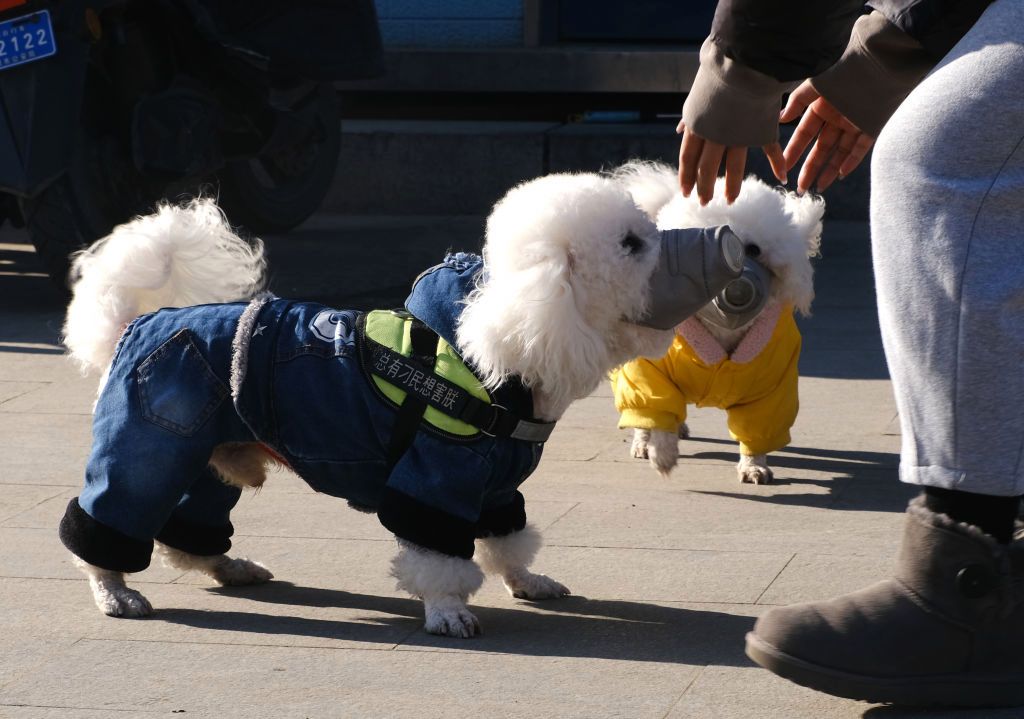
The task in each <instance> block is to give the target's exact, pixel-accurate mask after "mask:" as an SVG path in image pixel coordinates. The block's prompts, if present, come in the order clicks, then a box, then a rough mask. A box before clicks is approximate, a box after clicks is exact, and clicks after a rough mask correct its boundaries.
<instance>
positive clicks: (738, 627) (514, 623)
mask: <svg viewBox="0 0 1024 719" xmlns="http://www.w3.org/2000/svg"><path fill="white" fill-rule="evenodd" d="M520 609H522V611H520ZM763 610H764V608H763V607H756V606H751V605H738V604H686V603H676V602H636V601H626V600H606V599H588V598H585V597H568V598H565V599H561V600H558V601H545V602H536V603H533V604H530V603H526V602H521V603H519V604H518V605H517V607H516V609H515V610H507V609H499V608H492V607H474V611H475V612H476V614H477V616H478V617H479V619H480V621H481V623H482V624H483V627H484V633H483V635H482V636H479V637H475V638H474V639H473V641H471V642H452V641H449V640H446V639H445V638H443V637H435V636H431V635H429V634H426V633H425V632H414V633H413V634H411V635H410V636H409V637H408V638H407V639H406V640H405V641H404V642H403V643H402V645H401V646H400V647H399V648H398V649H399V651H432V652H468V653H481V652H496V653H504V654H526V655H529V654H537V655H550V656H562V657H567V658H577V659H594V658H603V659H628V660H630V661H642V662H652V661H653V662H665V663H672V664H687V665H691V666H697V667H701V666H705V665H707V664H714V665H720V666H749V665H750V663H751V662H750V660H749V659H747V657H746V656H745V655H744V653H743V638H744V636H746V634H747V632H749V631H750V630H751V629H752V628H753V626H754V621H755V620H756V618H757V616H758V614H759V613H760V612H761V611H763ZM681 690H682V688H681V687H680V691H681Z"/></svg>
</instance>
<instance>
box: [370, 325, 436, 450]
mask: <svg viewBox="0 0 1024 719" xmlns="http://www.w3.org/2000/svg"><path fill="white" fill-rule="evenodd" d="M409 336H410V339H411V340H412V357H404V356H402V355H397V353H393V354H396V355H397V356H398V357H402V358H403V359H405V360H407V361H410V362H416V363H417V364H418V365H420V366H422V367H423V368H424V369H425V371H427V372H430V374H433V371H432V368H433V366H434V360H435V359H436V357H437V341H438V337H437V335H436V334H435V333H434V331H433V330H432V329H430V328H429V327H427V326H426V325H425V324H423V323H422V322H419V321H418V320H413V323H412V327H410V329H409ZM367 339H368V338H367ZM378 346H380V347H383V345H378ZM385 349H386V348H385ZM377 359H378V358H377V357H376V356H375V357H374V362H373V364H372V365H371V367H376V366H377ZM372 371H373V372H374V374H377V372H376V370H372ZM385 371H387V370H385ZM389 381H393V380H392V379H389ZM396 384H398V383H397V382H396ZM399 386H402V385H399ZM426 411H427V400H426V398H424V397H423V396H422V395H421V394H415V393H413V392H409V391H406V393H405V399H404V400H403V401H402V404H401V406H399V408H398V416H397V417H395V426H394V427H393V428H392V430H391V443H390V444H389V445H388V465H389V466H391V467H394V466H395V464H396V463H397V462H398V460H399V459H401V458H402V455H403V454H405V452H406V450H407V449H409V447H410V445H412V442H413V440H414V439H415V438H416V432H417V431H418V430H419V427H420V422H421V421H422V420H423V413H424V412H426Z"/></svg>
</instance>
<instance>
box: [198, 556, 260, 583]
mask: <svg viewBox="0 0 1024 719" xmlns="http://www.w3.org/2000/svg"><path fill="white" fill-rule="evenodd" d="M210 576H211V577H213V580H214V581H215V582H217V583H218V584H221V585H223V586H225V587H241V586H245V585H247V584H263V583H264V582H269V581H270V580H271V579H273V578H274V575H273V573H272V572H271V571H270V570H269V569H267V568H266V567H264V566H263V565H262V564H259V563H258V562H254V561H252V560H250V559H231V558H230V557H224V560H223V561H221V562H218V563H217V565H216V566H214V567H211V568H210Z"/></svg>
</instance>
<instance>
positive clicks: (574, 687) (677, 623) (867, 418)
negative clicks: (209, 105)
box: [0, 216, 1024, 719]
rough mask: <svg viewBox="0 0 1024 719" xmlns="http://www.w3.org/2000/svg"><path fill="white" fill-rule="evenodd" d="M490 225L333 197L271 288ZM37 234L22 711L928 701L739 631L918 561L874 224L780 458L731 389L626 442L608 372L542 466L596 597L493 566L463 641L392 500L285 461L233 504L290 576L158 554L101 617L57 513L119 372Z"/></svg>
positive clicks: (19, 591) (418, 710)
mask: <svg viewBox="0 0 1024 719" xmlns="http://www.w3.org/2000/svg"><path fill="white" fill-rule="evenodd" d="M481 227H482V221H481V219H480V218H476V217H458V218H402V219H400V220H396V219H387V218H357V219H352V218H349V219H345V220H342V219H338V218H332V217H329V216H322V217H318V218H315V219H314V221H312V222H311V223H309V225H307V227H306V228H304V229H302V230H300V231H298V232H295V233H293V234H292V235H290V236H288V237H281V238H275V239H272V240H271V241H270V249H271V262H272V265H273V267H274V289H275V290H276V291H277V292H278V293H279V294H292V295H301V296H305V297H315V298H319V299H322V300H326V301H329V302H333V303H336V304H339V305H344V306H358V307H370V306H391V305H395V304H397V303H399V302H400V301H401V299H402V297H403V296H404V290H405V288H406V287H407V286H408V284H409V281H410V280H411V279H412V278H413V277H414V276H415V275H416V274H417V272H418V271H419V270H420V269H422V268H424V267H426V266H428V265H430V264H432V263H433V262H434V261H436V259H437V258H438V257H439V256H440V254H441V253H442V252H443V250H444V249H445V248H446V247H454V248H473V247H476V246H477V245H478V237H479V233H480V230H481ZM22 239H23V238H21V236H20V235H18V234H16V233H12V232H11V231H7V232H6V233H3V234H0V452H2V456H3V459H2V460H0V717H4V718H5V719H6V718H10V719H26V718H28V717H32V718H43V717H46V718H50V717H54V718H57V717H59V718H61V719H64V718H67V717H76V718H77V717H82V718H83V719H84V718H89V719H93V718H95V719H99V718H101V717H121V716H139V717H147V716H163V715H171V714H174V715H178V714H181V715H183V716H191V717H246V718H247V719H248V718H255V717H274V718H280V717H286V718H290V717H300V718H301V717H316V718H317V719H321V718H325V717H361V718H365V717H417V718H422V717H428V718H429V717H446V718H448V717H481V716H484V717H521V716H522V717H531V718H537V717H588V718H590V717H626V718H629V719H634V718H645V717H652V718H658V719H661V718H669V719H682V718H683V717H699V718H704V717H707V718H712V717H713V718H716V719H718V718H723V719H724V718H733V717H735V718H758V719H760V718H765V717H785V718H792V719H803V718H807V719H812V718H813V719H825V718H831V717H836V718H840V717H841V718H844V719H845V718H847V717H871V718H872V719H896V718H897V717H900V718H902V717H911V716H922V715H923V714H920V713H915V712H908V711H903V710H899V709H892V708H885V707H871V706H869V705H865V704H858V703H856V702H850V701H844V700H838V699H834V698H831V697H827V696H825V695H821V694H817V693H814V692H811V691H808V690H804V689H801V688H799V687H796V686H795V685H791V684H789V683H787V682H785V681H782V680H780V679H777V678H775V677H774V676H772V675H770V674H768V673H767V672H764V671H762V670H760V669H758V668H755V667H754V666H753V665H752V663H751V662H750V661H749V660H747V659H746V657H745V656H744V654H743V650H742V646H743V636H744V634H745V633H746V632H747V631H748V630H749V629H750V627H751V626H752V624H753V622H754V619H755V618H756V617H757V616H758V615H759V614H760V613H761V612H762V611H764V609H765V608H766V607H768V606H770V605H774V604H784V603H789V602H793V601H798V600H805V599H813V598H819V597H827V596H830V595H833V594H835V593H837V592H841V591H845V590H850V589H854V588H857V587H860V586H862V585H864V584H866V583H868V582H871V581H873V580H876V579H878V578H881V577H883V576H885V575H886V573H887V572H888V570H889V568H890V566H891V564H892V562H893V558H894V554H895V550H896V547H897V541H898V537H899V530H900V525H901V516H900V513H901V511H902V509H903V507H904V506H905V504H906V501H907V499H908V498H909V496H910V492H908V490H907V489H906V488H904V487H901V486H900V485H899V484H898V482H897V481H896V476H895V475H896V471H895V469H896V461H897V451H898V445H899V437H898V436H897V431H898V430H897V425H896V423H895V421H894V418H895V410H894V406H893V401H892V398H891V395H890V386H889V383H888V380H887V379H886V374H885V367H884V362H883V358H882V354H881V347H880V341H879V338H878V331H877V325H876V321H875V311H874V307H873V302H872V281H871V277H870V267H869V260H868V243H867V230H866V227H865V226H864V225H863V224H843V223H836V222H833V223H831V224H830V225H828V226H827V228H826V234H825V240H824V253H825V257H824V259H823V260H822V261H821V262H820V263H819V265H818V290H819V298H818V301H817V303H816V307H815V309H816V312H815V315H814V317H813V318H812V319H810V320H807V321H805V322H803V323H802V327H803V329H804V335H805V355H804V358H803V362H802V372H803V377H802V379H801V395H802V411H801V414H800V418H799V420H798V422H797V425H796V427H795V430H794V433H793V435H794V442H793V446H792V447H790V448H789V449H788V450H786V451H785V452H782V453H779V454H778V455H776V456H775V457H774V458H773V462H774V466H775V468H776V470H775V471H776V479H777V483H776V484H774V485H771V486H766V487H751V486H748V485H740V484H738V483H737V482H736V479H735V473H734V470H733V466H732V464H733V462H734V460H735V451H736V448H735V446H734V445H733V443H731V442H730V441H729V440H728V435H727V434H726V431H725V426H724V425H725V423H724V416H723V415H722V414H721V413H720V412H716V411H699V412H696V413H694V415H693V417H692V419H691V422H690V426H691V429H692V431H693V435H694V437H695V439H691V440H689V441H685V442H681V443H680V451H681V453H682V455H683V459H682V460H681V464H680V467H679V469H678V470H677V471H676V473H675V475H674V476H673V477H672V478H671V479H670V480H668V481H665V480H662V479H660V478H659V477H658V476H657V475H656V474H655V473H654V472H653V471H652V470H651V469H649V468H648V467H647V466H646V464H645V463H643V462H639V461H637V460H632V459H630V458H628V456H627V449H628V436H627V435H626V434H625V433H623V432H620V431H618V430H617V429H616V428H615V413H614V409H613V407H612V404H611V399H610V398H609V393H608V391H607V390H606V389H605V388H602V389H601V390H599V391H598V392H596V393H595V395H594V396H592V397H589V398H587V399H585V400H583V401H581V402H579V403H577V404H576V405H575V406H574V407H573V408H572V409H571V410H570V412H569V414H568V415H567V416H566V417H565V419H564V420H563V421H562V422H561V423H560V425H559V427H558V429H557V431H556V433H555V435H554V436H553V438H552V440H551V442H550V444H549V446H548V449H547V451H546V453H545V459H544V461H542V463H541V466H540V469H539V470H538V472H537V473H536V474H535V475H534V477H532V478H531V479H530V481H529V482H527V484H526V485H525V487H524V490H525V494H526V497H527V504H528V509H529V513H530V516H531V517H532V519H533V521H534V522H535V523H537V524H538V525H539V526H541V527H542V528H543V529H544V531H545V536H546V538H547V546H546V548H545V549H544V550H543V552H542V555H541V556H540V559H539V561H538V563H537V567H538V568H539V570H540V571H543V572H545V573H548V574H551V575H553V576H555V577H557V578H558V579H559V580H561V581H563V582H564V583H566V584H567V585H568V586H569V587H571V588H572V589H573V591H574V593H575V594H574V596H573V597H572V598H569V599H566V600H564V601H558V602H552V603H537V604H531V603H527V602H522V601H516V600H512V599H511V598H509V597H508V596H506V594H505V592H504V590H503V589H502V588H501V587H500V586H498V585H497V584H496V583H495V582H493V581H491V582H488V583H487V584H485V585H484V588H483V590H482V591H481V592H480V593H479V594H478V595H477V596H476V597H475V598H474V600H473V602H472V604H473V607H474V608H475V610H476V611H477V613H478V615H479V617H480V619H481V621H482V622H483V625H484V629H485V634H484V636H483V637H481V638H477V639H473V640H461V641H460V640H449V639H440V638H435V637H430V636H428V635H426V634H424V633H423V631H422V630H421V628H420V621H421V620H420V616H419V612H420V608H419V604H418V603H417V602H415V601H413V600H411V599H410V598H408V597H406V596H403V595H402V594H401V593H399V592H397V591H395V589H394V586H393V585H394V583H393V580H391V579H389V578H388V576H387V568H388V559H389V557H390V555H391V552H392V550H393V541H392V540H391V539H390V537H389V535H388V534H387V533H386V532H385V531H384V530H383V529H382V528H381V527H380V526H378V525H377V524H376V521H375V520H374V519H373V518H372V517H367V516H366V515H361V514H357V513H355V512H352V511H350V510H348V509H347V508H346V507H345V505H344V503H343V502H340V501H338V500H333V499H329V498H324V497H320V496H317V495H314V494H313V493H312V492H311V491H309V490H308V489H307V488H306V487H305V486H304V485H303V484H301V483H300V482H299V481H298V480H296V479H294V478H293V477H289V476H283V475H282V476H279V477H275V478H274V479H273V481H271V482H269V483H268V485H267V486H266V487H265V488H264V489H263V490H262V491H261V492H260V493H259V494H255V495H252V494H250V495H246V496H244V497H243V499H242V501H241V503H240V504H239V507H238V510H237V512H236V515H235V526H236V527H237V531H238V534H237V535H236V538H237V542H236V546H237V549H238V551H239V553H241V554H243V555H248V556H251V557H254V558H258V559H260V560H262V561H264V562H265V563H266V564H267V565H268V566H270V567H271V568H272V570H273V571H274V572H275V573H276V575H277V579H276V580H275V581H274V582H273V583H271V584H270V585H268V586H263V587H258V588H249V589H219V588H215V587H213V586H211V585H210V584H209V583H208V582H206V581H204V580H203V579H201V578H198V577H195V576H191V575H182V574H180V573H179V572H176V571H171V570H168V569H166V568H163V567H160V566H154V567H152V568H150V569H149V570H147V571H146V572H144V573H142V574H141V575H139V576H138V577H136V578H135V585H136V586H137V587H139V588H140V589H142V590H143V591H144V592H145V593H146V594H147V595H148V597H149V598H150V600H152V602H153V604H154V605H155V606H156V607H157V612H156V614H155V615H154V616H153V617H152V618H150V619H148V620H138V621H136V620H117V619H110V618H107V617H104V616H102V615H100V614H99V612H97V611H96V609H95V608H94V607H93V605H92V602H91V599H90V596H89V590H88V587H87V585H86V582H85V581H84V580H83V578H82V577H81V575H80V574H79V573H78V572H77V571H76V570H75V569H74V568H73V567H72V566H71V564H70V562H69V561H68V556H67V554H66V553H65V552H64V551H63V549H62V548H61V546H60V544H59V542H58V540H57V536H56V531H55V527H56V524H57V521H58V519H59V517H60V515H61V513H62V511H63V508H64V506H65V505H66V503H67V501H68V499H69V498H70V497H72V496H74V495H75V494H77V488H78V486H79V483H80V477H81V472H82V466H83V462H84V460H85V457H86V453H87V451H88V446H89V436H90V431H89V423H90V419H89V411H90V403H91V396H92V392H93V388H94V382H95V380H94V379H82V378H80V377H79V376H77V374H76V373H75V372H74V371H73V369H72V368H71V367H70V366H69V364H68V363H67V361H66V360H65V358H64V357H62V354H61V350H60V348H59V345H58V344H57V337H58V331H59V327H60V324H61V319H62V312H63V305H62V302H61V299H60V298H59V297H58V296H57V295H56V294H55V293H54V292H53V291H52V290H51V289H50V287H49V285H48V282H47V280H46V278H45V277H43V276H42V275H41V274H38V273H37V272H36V269H35V265H34V264H33V262H34V257H33V255H32V252H31V248H30V246H28V245H25V244H21V242H22ZM154 461H159V458H154ZM1022 715H1024V714H1022V713H1016V712H1005V713H998V712H984V713H978V714H971V713H955V714H948V715H947V714H943V713H932V714H928V716H956V717H972V716H977V717H981V716H984V717H1015V716H1022Z"/></svg>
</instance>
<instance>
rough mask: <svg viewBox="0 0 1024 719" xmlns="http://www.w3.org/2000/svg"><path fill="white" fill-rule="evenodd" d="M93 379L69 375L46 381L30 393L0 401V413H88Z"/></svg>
mask: <svg viewBox="0 0 1024 719" xmlns="http://www.w3.org/2000/svg"><path fill="white" fill-rule="evenodd" d="M97 381H98V380H97V378H96V377H89V378H77V377H76V378H73V379H65V380H61V381H55V382H47V383H45V384H43V385H42V386H41V387H39V388H37V389H35V390H34V391H32V392H25V393H23V394H21V395H20V396H18V397H15V398H13V399H10V400H8V401H6V402H0V412H9V413H26V412H38V413H41V414H76V415H86V416H91V415H92V406H93V403H94V402H95V401H96V386H97Z"/></svg>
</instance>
